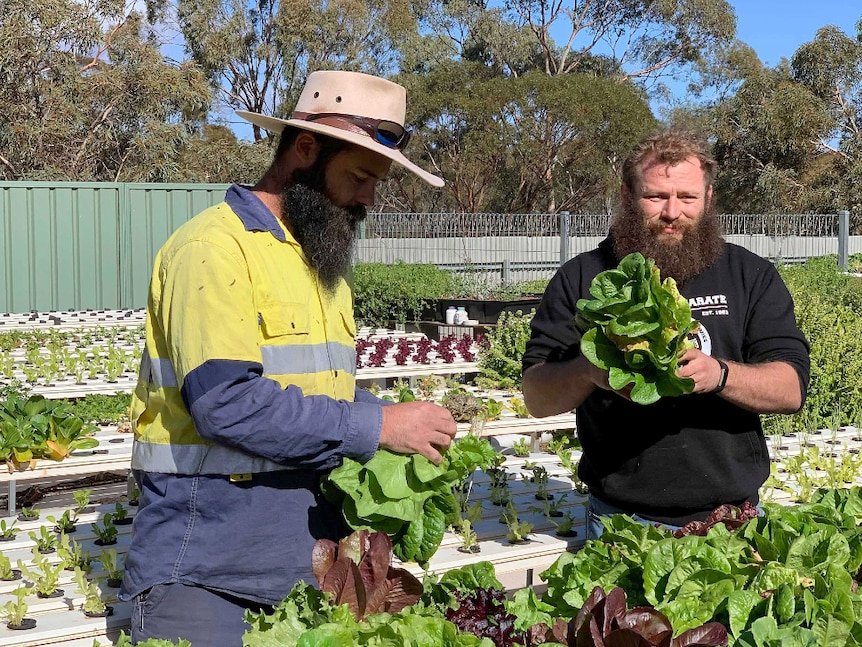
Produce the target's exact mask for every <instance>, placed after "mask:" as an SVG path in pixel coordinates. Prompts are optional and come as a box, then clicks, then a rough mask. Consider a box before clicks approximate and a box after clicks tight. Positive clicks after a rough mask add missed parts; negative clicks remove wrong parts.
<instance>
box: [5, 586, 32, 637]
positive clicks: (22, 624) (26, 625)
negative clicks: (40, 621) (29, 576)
mask: <svg viewBox="0 0 862 647" xmlns="http://www.w3.org/2000/svg"><path fill="white" fill-rule="evenodd" d="M11 593H12V595H14V596H15V601H13V602H7V603H6V604H4V605H3V606H2V607H0V613H2V614H3V618H4V619H5V620H6V626H7V627H8V628H9V629H32V628H33V627H35V626H36V621H35V620H34V619H33V618H28V617H27V609H28V607H27V603H26V602H24V598H26V597H27V596H28V595H29V594H30V589H28V588H27V587H25V586H19V587H18V588H17V589H15V590H14V591H11ZM28 621H29V622H28Z"/></svg>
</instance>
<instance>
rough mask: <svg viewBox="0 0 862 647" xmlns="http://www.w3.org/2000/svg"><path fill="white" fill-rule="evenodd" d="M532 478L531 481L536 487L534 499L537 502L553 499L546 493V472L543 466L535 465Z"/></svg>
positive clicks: (552, 496)
mask: <svg viewBox="0 0 862 647" xmlns="http://www.w3.org/2000/svg"><path fill="white" fill-rule="evenodd" d="M532 472H533V478H532V479H531V480H532V481H533V483H534V484H535V486H536V495H535V496H536V499H538V500H539V501H547V500H548V499H553V498H554V495H553V494H551V493H550V492H548V470H547V469H546V468H545V466H544V465H536V466H535V467H534V468H533V470H532Z"/></svg>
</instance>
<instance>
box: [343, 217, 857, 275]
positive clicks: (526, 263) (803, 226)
mask: <svg viewBox="0 0 862 647" xmlns="http://www.w3.org/2000/svg"><path fill="white" fill-rule="evenodd" d="M612 218H613V217H612V216H610V215H607V214H567V213H562V214H547V213H536V214H504V213H474V214H459V213H372V214H369V215H368V218H367V219H366V221H365V222H364V223H363V225H362V229H361V231H360V233H359V240H358V241H357V245H356V256H355V260H356V261H357V262H378V263H387V264H391V263H396V262H399V261H401V262H405V263H430V264H434V265H436V266H438V267H440V268H443V269H448V270H451V271H454V272H460V273H471V274H472V275H474V277H475V278H476V279H477V281H480V282H481V281H484V282H486V283H487V284H488V285H492V286H494V285H499V284H503V285H507V284H511V283H518V282H523V281H532V280H538V279H547V278H550V277H551V276H552V275H553V273H554V272H555V271H556V269H557V268H558V267H559V266H560V265H561V264H562V263H564V262H565V261H567V260H569V259H570V258H572V257H573V256H575V255H577V254H580V253H582V252H585V251H589V250H591V249H595V247H596V245H598V244H599V242H601V240H602V239H603V238H604V237H605V236H606V235H607V232H608V229H609V227H610V223H611V220H612ZM719 220H720V222H721V226H722V228H723V231H724V233H725V238H726V240H728V242H732V243H736V244H738V245H741V246H743V247H745V248H747V249H749V250H751V251H752V252H754V253H756V254H759V255H760V256H763V257H764V258H768V259H771V260H773V261H774V262H776V263H781V262H789V263H793V262H800V261H803V260H805V259H806V258H810V257H812V256H824V255H827V254H836V253H837V251H838V229H839V227H838V222H839V217H838V215H837V214H782V215H757V214H729V215H720V216H719ZM849 238H850V241H849V245H850V252H851V253H857V252H862V236H850V237H849Z"/></svg>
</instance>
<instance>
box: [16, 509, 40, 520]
mask: <svg viewBox="0 0 862 647" xmlns="http://www.w3.org/2000/svg"><path fill="white" fill-rule="evenodd" d="M40 514H42V513H41V511H40V510H38V509H36V508H25V507H22V508H21V512H19V513H18V519H20V520H21V521H35V520H36V519H38V518H39V515H40Z"/></svg>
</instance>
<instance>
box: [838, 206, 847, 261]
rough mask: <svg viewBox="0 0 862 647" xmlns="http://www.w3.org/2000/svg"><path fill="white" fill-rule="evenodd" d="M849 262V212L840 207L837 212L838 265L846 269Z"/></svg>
mask: <svg viewBox="0 0 862 647" xmlns="http://www.w3.org/2000/svg"><path fill="white" fill-rule="evenodd" d="M849 262H850V212H849V211H848V210H847V209H841V210H840V211H839V212H838V267H839V268H841V270H842V271H844V272H846V271H847V266H848V264H849Z"/></svg>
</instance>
